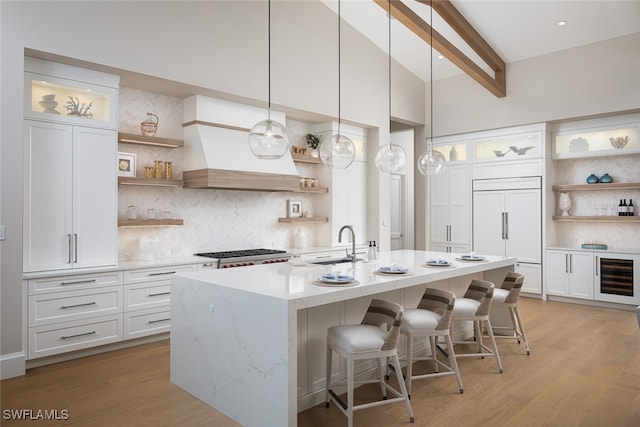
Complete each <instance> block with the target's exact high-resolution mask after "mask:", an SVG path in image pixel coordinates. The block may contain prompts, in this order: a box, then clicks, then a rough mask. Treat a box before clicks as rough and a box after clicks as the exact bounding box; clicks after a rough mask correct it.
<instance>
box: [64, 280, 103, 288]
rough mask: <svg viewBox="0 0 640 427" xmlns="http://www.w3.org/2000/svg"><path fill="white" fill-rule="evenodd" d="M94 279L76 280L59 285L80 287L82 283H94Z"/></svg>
mask: <svg viewBox="0 0 640 427" xmlns="http://www.w3.org/2000/svg"><path fill="white" fill-rule="evenodd" d="M95 282H96V279H90V280H76V281H74V282H61V283H60V285H61V286H66V285H81V284H83V283H95Z"/></svg>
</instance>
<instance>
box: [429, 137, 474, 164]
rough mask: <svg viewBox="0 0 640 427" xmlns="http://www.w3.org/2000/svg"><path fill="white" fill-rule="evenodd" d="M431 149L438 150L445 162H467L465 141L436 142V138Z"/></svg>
mask: <svg viewBox="0 0 640 427" xmlns="http://www.w3.org/2000/svg"><path fill="white" fill-rule="evenodd" d="M433 149H434V150H435V151H439V152H440V153H441V154H442V155H443V156H444V158H445V160H446V161H447V162H467V161H468V160H469V156H468V154H467V143H466V142H451V143H438V142H437V140H436V142H434V144H433Z"/></svg>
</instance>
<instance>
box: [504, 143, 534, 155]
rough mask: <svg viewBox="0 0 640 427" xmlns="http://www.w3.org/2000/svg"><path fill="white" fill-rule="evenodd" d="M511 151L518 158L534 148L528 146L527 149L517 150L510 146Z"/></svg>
mask: <svg viewBox="0 0 640 427" xmlns="http://www.w3.org/2000/svg"><path fill="white" fill-rule="evenodd" d="M509 148H510V149H511V151H513V152H514V153H516V154H517V155H518V156H522V155H523V154H525V153H526V152H527V151H529V150H531V149H532V148H535V147H534V146H533V145H530V146H528V147H523V148H518V147H516V146H515V145H512V146H510V147H509Z"/></svg>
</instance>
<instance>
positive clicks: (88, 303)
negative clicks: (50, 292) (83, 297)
mask: <svg viewBox="0 0 640 427" xmlns="http://www.w3.org/2000/svg"><path fill="white" fill-rule="evenodd" d="M95 304H96V302H95V301H93V302H85V303H82V304H73V305H61V306H60V308H75V307H86V306H88V305H95Z"/></svg>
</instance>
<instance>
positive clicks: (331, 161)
mask: <svg viewBox="0 0 640 427" xmlns="http://www.w3.org/2000/svg"><path fill="white" fill-rule="evenodd" d="M340 27H341V18H340V0H338V133H337V134H335V135H332V136H331V137H330V138H327V139H325V140H324V141H322V143H321V144H320V150H319V151H320V159H322V163H324V165H325V166H327V167H330V168H333V169H346V168H348V167H349V166H350V165H351V163H353V159H355V157H356V146H355V145H354V144H353V141H351V139H349V138H348V137H346V136H345V135H342V134H341V133H340V123H341V121H342V116H341V112H340Z"/></svg>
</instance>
